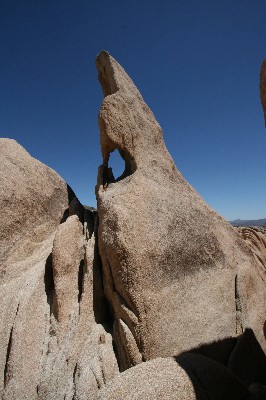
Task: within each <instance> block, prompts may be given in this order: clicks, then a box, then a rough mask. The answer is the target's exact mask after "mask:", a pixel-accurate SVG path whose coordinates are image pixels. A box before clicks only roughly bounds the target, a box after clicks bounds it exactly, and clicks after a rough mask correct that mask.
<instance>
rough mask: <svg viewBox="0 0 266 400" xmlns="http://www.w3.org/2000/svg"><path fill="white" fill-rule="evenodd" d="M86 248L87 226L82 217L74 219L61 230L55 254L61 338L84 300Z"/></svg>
mask: <svg viewBox="0 0 266 400" xmlns="http://www.w3.org/2000/svg"><path fill="white" fill-rule="evenodd" d="M84 247H85V240H84V236H83V226H82V224H81V223H80V221H79V219H78V217H77V216H76V215H73V216H71V217H69V218H68V219H67V220H66V222H64V223H63V224H61V225H60V226H59V227H58V229H57V231H56V235H55V239H54V244H53V251H52V265H53V277H54V284H55V304H54V311H55V314H56V317H57V319H58V322H59V325H60V328H61V329H60V330H61V334H64V333H65V331H66V330H67V328H68V325H69V323H70V322H71V319H72V315H71V313H75V312H76V311H77V309H78V307H79V302H80V300H81V293H82V277H83V274H84V271H83V269H84V253H85V248H84Z"/></svg>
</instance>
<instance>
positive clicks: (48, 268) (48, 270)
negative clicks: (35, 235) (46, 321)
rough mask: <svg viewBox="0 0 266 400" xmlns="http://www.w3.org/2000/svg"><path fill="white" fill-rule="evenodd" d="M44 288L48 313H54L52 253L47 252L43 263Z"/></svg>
mask: <svg viewBox="0 0 266 400" xmlns="http://www.w3.org/2000/svg"><path fill="white" fill-rule="evenodd" d="M44 288H45V293H46V298H47V303H48V304H49V307H50V315H52V314H54V307H53V303H54V291H55V285H54V275H53V264H52V253H50V254H49V256H48V257H47V260H46V263H45V270H44Z"/></svg>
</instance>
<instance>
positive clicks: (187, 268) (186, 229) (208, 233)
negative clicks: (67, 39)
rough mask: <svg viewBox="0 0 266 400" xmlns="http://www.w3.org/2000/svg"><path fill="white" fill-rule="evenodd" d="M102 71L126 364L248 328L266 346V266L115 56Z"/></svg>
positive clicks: (103, 218)
mask: <svg viewBox="0 0 266 400" xmlns="http://www.w3.org/2000/svg"><path fill="white" fill-rule="evenodd" d="M97 68H98V72H99V80H100V82H101V84H102V88H103V92H104V95H105V98H104V100H103V103H102V107H101V110H100V113H99V127H100V139H101V149H102V156H103V165H102V166H101V167H100V168H99V174H98V186H97V201H98V212H99V251H100V256H101V260H102V264H103V275H104V290H105V294H106V297H107V298H108V300H109V302H110V304H111V306H112V309H113V314H114V332H113V336H114V340H115V343H116V348H117V353H118V357H119V362H120V369H121V370H124V369H126V368H129V367H130V366H132V365H135V364H137V363H139V362H140V361H141V360H150V359H152V358H155V357H167V356H173V355H177V354H179V353H181V352H183V351H185V350H189V349H191V348H194V347H198V346H201V345H202V344H204V343H211V342H213V341H217V340H223V339H225V338H227V337H235V336H237V335H238V334H240V333H242V332H243V331H244V330H245V329H246V328H251V329H252V330H253V331H254V333H255V335H256V337H257V340H258V341H259V342H260V344H261V346H262V347H263V348H264V350H266V346H265V337H264V331H263V326H264V321H265V309H266V302H265V290H266V288H265V269H264V267H263V266H262V265H259V264H258V262H257V260H256V259H255V258H254V256H253V254H252V252H251V251H250V248H249V246H248V245H247V244H246V243H245V241H243V239H242V238H241V237H240V235H239V234H238V233H237V232H236V231H235V229H234V228H233V227H232V226H231V225H230V224H229V223H227V222H226V221H225V220H223V219H222V218H221V217H220V216H219V215H218V214H217V213H216V212H215V211H213V210H212V209H211V208H210V207H208V206H207V204H206V203H205V202H204V201H203V199H202V198H201V197H200V196H199V195H198V193H196V191H195V190H194V189H193V188H192V187H191V186H190V185H189V184H188V183H187V182H186V181H185V179H184V178H183V177H182V175H181V174H180V172H179V171H178V170H177V169H176V167H175V165H174V163H173V160H172V158H171V157H170V155H169V153H168V151H167V149H166V147H165V144H164V141H163V136H162V131H161V128H160V126H159V124H158V123H157V121H156V120H155V118H154V115H153V114H152V112H151V111H150V109H149V108H148V106H147V105H146V104H145V102H144V101H143V99H142V96H141V94H140V93H139V91H138V89H137V88H136V87H135V85H134V84H133V82H132V80H131V79H130V78H129V77H128V75H127V74H126V73H125V71H124V70H123V68H122V67H121V66H120V65H119V64H118V63H117V62H116V61H115V60H114V59H113V58H112V57H111V56H110V55H109V54H108V53H107V52H102V53H100V54H99V56H98V57H97ZM115 149H118V150H119V152H120V155H121V157H122V158H123V159H124V160H125V171H124V173H123V175H122V176H121V177H120V178H118V179H117V180H115V179H114V177H113V174H112V171H111V168H109V165H108V160H109V155H110V153H111V152H112V151H114V150H115ZM259 303H260V305H259ZM257 307H258V308H257Z"/></svg>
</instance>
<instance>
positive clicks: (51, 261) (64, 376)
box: [0, 139, 118, 400]
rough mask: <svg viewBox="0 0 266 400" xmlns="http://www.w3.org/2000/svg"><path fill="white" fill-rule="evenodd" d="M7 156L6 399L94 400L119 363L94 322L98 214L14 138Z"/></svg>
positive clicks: (1, 289)
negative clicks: (84, 206) (83, 205)
mask: <svg viewBox="0 0 266 400" xmlns="http://www.w3.org/2000/svg"><path fill="white" fill-rule="evenodd" d="M0 158H1V159H0V166H1V168H0V181H1V185H0V191H1V193H0V202H1V203H0V219H1V233H0V236H1V253H0V256H1V270H0V276H1V281H0V307H1V326H0V371H1V378H0V397H1V398H3V399H6V400H11V399H14V400H15V399H16V400H17V399H31V400H32V399H36V398H39V399H46V400H47V399H53V400H54V399H73V398H75V399H76V400H78V399H87V398H90V399H93V398H96V397H97V392H98V390H99V388H101V387H102V386H103V385H104V384H105V383H106V382H107V381H108V380H110V379H111V378H113V377H114V376H115V375H116V374H117V373H118V366H117V361H116V358H115V356H114V353H113V347H112V338H111V335H110V334H109V333H107V332H106V330H105V329H104V327H103V326H102V325H101V324H97V323H96V322H95V320H96V319H97V322H99V321H100V320H101V315H100V314H99V312H98V311H97V312H96V314H95V310H96V309H97V307H95V306H94V301H95V299H102V297H103V296H102V294H101V283H99V282H98V283H97V285H98V286H97V285H96V286H95V284H94V275H95V269H97V268H99V267H100V266H99V265H97V263H98V259H97V249H96V248H95V237H94V234H95V232H96V231H95V228H96V227H97V221H96V219H95V212H93V211H90V210H88V209H87V210H84V208H83V207H82V205H81V204H80V203H79V201H78V200H77V198H76V197H75V195H74V193H73V191H72V190H71V189H70V188H69V187H68V186H67V184H66V183H65V182H64V181H63V179H62V178H60V177H59V175H57V174H56V173H55V172H54V171H53V170H51V169H50V168H48V167H47V166H45V165H43V164H42V163H40V162H39V161H37V160H35V159H34V158H32V157H31V156H30V155H29V154H28V153H27V152H26V151H25V150H24V149H23V148H22V147H21V146H20V145H19V144H17V143H16V142H15V141H14V140H9V139H0ZM98 274H99V272H98ZM95 287H97V290H98V293H97V294H96V295H94V290H95ZM101 307H102V308H103V304H101ZM98 308H99V305H98ZM101 312H102V315H103V314H104V310H102V311H101ZM99 315H100V317H99Z"/></svg>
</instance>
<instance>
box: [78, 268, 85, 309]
mask: <svg viewBox="0 0 266 400" xmlns="http://www.w3.org/2000/svg"><path fill="white" fill-rule="evenodd" d="M83 277H84V260H81V261H80V264H79V270H78V302H79V303H80V300H81V296H82V292H83Z"/></svg>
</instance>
